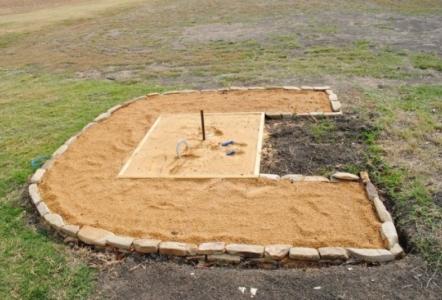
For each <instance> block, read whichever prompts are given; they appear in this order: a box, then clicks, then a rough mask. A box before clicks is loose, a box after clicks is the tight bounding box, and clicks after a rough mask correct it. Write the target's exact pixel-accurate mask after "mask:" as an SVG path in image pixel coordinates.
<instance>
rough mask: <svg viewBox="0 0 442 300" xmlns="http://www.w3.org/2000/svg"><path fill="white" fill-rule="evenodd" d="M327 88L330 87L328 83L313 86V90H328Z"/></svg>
mask: <svg viewBox="0 0 442 300" xmlns="http://www.w3.org/2000/svg"><path fill="white" fill-rule="evenodd" d="M329 89H330V87H329V86H328V85H324V86H314V87H313V90H315V91H325V90H329Z"/></svg>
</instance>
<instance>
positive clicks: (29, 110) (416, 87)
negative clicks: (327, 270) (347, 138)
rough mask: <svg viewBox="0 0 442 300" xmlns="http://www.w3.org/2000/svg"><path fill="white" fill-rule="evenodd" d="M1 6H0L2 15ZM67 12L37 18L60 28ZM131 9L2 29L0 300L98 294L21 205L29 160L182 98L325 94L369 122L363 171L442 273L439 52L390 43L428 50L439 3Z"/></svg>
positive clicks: (413, 245) (86, 271) (82, 268)
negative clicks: (149, 97)
mask: <svg viewBox="0 0 442 300" xmlns="http://www.w3.org/2000/svg"><path fill="white" fill-rule="evenodd" d="M25 2H26V1H25ZM43 2H44V1H43ZM66 2H69V1H66ZM112 2H115V3H117V2H118V1H112ZM11 3H12V4H11ZM11 5H14V1H12V2H11V1H1V0H0V12H7V11H8V10H7V9H8V8H9V7H11ZM65 5H69V4H65ZM65 5H61V6H56V7H55V8H54V9H53V10H51V8H49V7H45V12H44V13H45V14H47V15H48V16H58V15H60V14H62V13H63V12H67V11H69V6H65ZM133 5H134V7H131V6H128V5H125V6H124V7H121V6H118V7H117V8H115V7H112V6H108V5H106V7H105V9H103V10H101V9H100V10H99V11H100V13H97V11H98V8H97V6H96V5H92V6H91V9H90V11H88V5H87V4H84V3H83V4H82V6H81V10H82V12H83V13H78V14H75V13H72V15H71V17H70V18H68V19H66V18H64V19H63V18H61V19H60V18H55V17H54V19H53V20H52V21H51V22H48V18H46V19H44V20H40V19H41V18H39V13H38V11H33V12H32V9H31V12H27V13H30V14H32V17H33V18H34V19H33V20H34V21H35V22H36V23H35V26H30V24H29V22H23V21H22V19H20V18H19V17H17V15H16V14H13V13H9V14H5V16H6V17H5V18H4V20H8V22H2V21H0V57H2V59H1V60H0V149H1V151H0V167H1V172H0V253H1V255H0V277H1V278H2V280H1V281H0V298H2V299H10V298H17V299H45V298H54V299H70V298H76V299H78V298H87V296H88V295H91V294H92V293H93V292H94V289H95V285H94V283H93V278H94V276H95V274H96V272H95V271H94V270H93V269H91V268H90V267H88V266H87V260H85V259H79V258H78V257H77V256H76V254H75V253H73V252H71V250H70V249H69V248H66V247H65V246H64V244H63V243H62V241H61V240H60V238H59V237H57V236H56V235H55V234H54V233H53V232H52V231H51V230H47V228H46V227H44V226H42V225H41V222H39V221H38V219H37V213H36V212H35V209H34V208H33V207H32V206H30V205H29V200H28V198H27V192H26V188H27V180H28V178H29V176H30V175H31V174H32V173H33V171H34V169H33V168H32V167H31V166H30V162H31V160H32V159H33V158H35V157H38V156H40V155H47V154H51V153H53V152H54V151H55V150H56V149H57V148H58V147H59V146H60V145H61V144H63V143H64V141H66V140H67V139H68V138H69V137H70V136H72V135H73V134H75V133H76V132H77V131H78V130H80V129H81V128H82V127H83V126H84V125H86V124H87V123H89V122H90V121H91V120H93V119H94V118H95V117H96V116H97V115H98V114H100V113H101V112H104V111H105V110H107V109H108V108H110V107H112V106H113V105H115V104H117V103H121V102H124V101H125V100H128V99H130V98H132V97H137V96H140V95H143V94H146V93H150V92H162V91H165V90H172V89H178V88H211V87H215V88H216V87H218V88H219V87H223V86H230V85H274V84H281V85H282V84H290V85H301V84H303V83H307V84H309V83H318V84H330V85H332V86H333V89H334V90H335V89H336V90H338V92H339V93H340V94H339V96H340V98H341V101H342V103H343V105H344V110H345V111H350V112H355V113H357V114H359V115H360V118H361V121H364V120H366V119H368V118H369V116H370V118H373V115H374V116H376V120H377V122H376V123H377V124H376V125H377V130H376V132H375V133H369V135H370V136H367V143H369V145H370V152H369V153H367V170H369V172H370V173H371V174H372V178H373V181H374V182H375V183H376V185H377V186H378V187H379V188H380V190H381V192H382V194H383V195H384V197H385V199H386V200H387V201H386V203H387V206H388V207H389V209H390V210H391V211H392V212H393V216H394V218H395V222H396V224H397V225H398V228H399V231H400V234H401V236H402V237H403V240H402V241H401V242H402V243H406V244H407V246H408V251H411V252H413V253H417V255H419V256H421V257H422V258H424V259H425V260H426V261H427V263H428V264H429V265H430V266H431V267H432V268H440V269H441V270H442V200H441V198H442V188H441V183H440V178H441V176H442V169H441V165H442V158H441V157H442V154H441V148H442V147H441V146H442V133H441V130H442V122H441V121H442V118H441V111H442V101H441V99H442V84H441V83H440V82H441V78H442V58H441V57H442V53H441V52H440V48H439V50H437V45H436V47H433V46H431V43H430V42H428V43H427V42H425V43H420V42H416V41H415V40H413V39H411V38H410V39H409V40H407V39H405V40H404V39H403V38H401V34H400V33H401V32H402V33H404V32H406V30H407V29H406V28H405V27H403V26H405V25H401V24H403V23H401V22H402V21H401V20H404V19H410V20H411V21H412V22H415V23H410V24H418V25H419V26H417V25H416V27H415V28H421V27H420V26H423V27H422V28H421V29H420V34H421V35H422V38H426V34H428V32H427V31H431V30H433V29H434V28H426V27H425V26H424V25H425V24H427V23H425V22H423V21H422V20H424V19H425V20H426V22H429V23H431V22H433V23H431V24H433V25H434V26H436V25H437V24H438V23H437V22H438V20H440V17H441V13H442V9H441V8H440V1H436V0H432V1H431V0H426V1H419V3H417V2H416V1H400V2H398V1H389V0H376V1H353V2H352V3H351V5H350V4H349V2H346V1H338V0H335V1H319V0H316V1H308V2H305V3H304V2H303V3H299V4H296V5H295V4H294V3H293V1H277V3H275V2H274V1H265V0H261V1H251V0H249V1H241V2H240V3H239V2H236V1H232V0H227V1H223V2H222V3H221V2H220V3H218V2H217V1H208V2H204V3H201V1H195V0H193V1H176V0H175V1H172V0H165V1H158V0H154V1H149V2H148V3H145V2H142V3H140V1H134V3H133ZM74 7H75V6H74ZM373 15H376V16H378V18H377V19H376V18H374V17H373ZM351 16H352V17H351ZM350 17H351V18H352V20H345V22H344V21H342V23H341V22H340V19H344V18H350ZM2 18H3V16H2ZM363 18H366V20H368V21H367V22H365V23H364V22H363V20H364V19H363ZM49 19H51V18H49ZM349 21H352V22H354V25H353V26H354V27H351V26H347V25H346V24H347V23H346V22H349ZM411 21H410V22H411ZM429 23H428V24H429ZM435 24H436V25H435ZM40 25H41V26H40ZM426 26H430V25H426ZM359 27H361V28H362V29H363V30H364V31H363V33H364V34H362V33H361V32H358V31H357V29H358V28H359ZM427 29H428V30H427ZM352 30H355V31H352ZM404 34H405V33H404ZM413 34H416V37H420V35H418V33H413ZM385 35H389V38H387V39H384V38H383V36H385ZM428 40H429V41H431V40H434V41H435V39H434V37H433V38H432V37H431V36H428ZM435 49H436V50H435ZM438 51H439V52H438ZM318 175H319V174H318ZM437 199H439V200H437Z"/></svg>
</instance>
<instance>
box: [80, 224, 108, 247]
mask: <svg viewBox="0 0 442 300" xmlns="http://www.w3.org/2000/svg"><path fill="white" fill-rule="evenodd" d="M114 235H115V234H113V233H112V232H110V231H107V230H104V229H101V228H95V227H90V226H84V227H83V228H81V229H80V231H78V234H77V236H78V238H79V239H80V240H81V241H83V242H84V243H86V244H90V245H95V246H101V247H104V246H106V244H107V240H108V238H109V237H111V236H114Z"/></svg>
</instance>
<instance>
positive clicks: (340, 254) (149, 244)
mask: <svg viewBox="0 0 442 300" xmlns="http://www.w3.org/2000/svg"><path fill="white" fill-rule="evenodd" d="M245 89H246V88H235V87H231V88H230V89H229V90H233V91H235V90H245ZM247 89H249V90H253V89H264V88H261V87H254V88H253V87H252V88H247ZM267 89H287V90H296V89H298V88H296V87H267ZM302 89H305V90H315V89H316V90H325V91H326V92H327V94H329V95H334V94H333V93H332V92H331V90H329V88H328V87H302ZM222 90H227V89H222ZM217 91H219V90H210V92H217ZM191 92H198V93H199V92H209V90H208V91H204V90H203V91H193V90H186V91H180V92H167V93H164V95H167V94H176V93H191ZM159 95H160V94H158V93H153V94H149V95H147V96H142V97H138V98H135V99H132V100H129V101H126V102H124V103H122V104H118V105H115V106H114V107H112V108H110V109H109V110H108V111H107V112H105V113H103V114H100V115H99V116H98V117H97V118H95V119H94V121H93V122H91V123H89V124H88V125H86V126H85V127H84V128H83V129H82V130H81V131H80V132H79V133H77V134H76V135H75V136H73V137H71V138H70V139H68V140H67V141H66V143H65V144H64V145H62V146H61V147H60V148H58V149H57V150H56V151H55V152H54V154H53V156H52V157H53V158H52V159H51V160H48V161H47V162H46V163H45V164H44V165H43V166H42V167H41V168H40V169H37V170H36V172H35V173H34V174H33V175H32V177H31V179H30V181H31V184H30V185H29V196H30V198H31V200H32V202H33V203H34V205H35V206H36V208H37V211H38V212H39V214H40V216H41V217H42V218H43V219H44V220H45V221H46V222H47V223H48V224H49V225H50V226H51V227H52V228H53V229H54V230H56V231H58V232H59V233H60V234H61V235H63V236H64V237H66V240H69V241H81V242H83V243H85V244H88V245H92V246H94V247H95V249H97V250H102V249H105V248H107V247H111V248H113V249H118V250H119V251H120V252H137V253H142V254H153V253H156V254H161V255H166V256H177V257H184V258H185V259H186V260H196V261H209V262H215V263H216V264H220V265H224V264H239V263H247V264H251V265H258V266H269V265H270V266H276V267H278V266H279V267H288V266H295V265H296V264H297V263H300V262H308V263H317V264H321V263H332V264H339V263H343V262H346V261H348V260H349V259H350V260H357V261H366V262H371V263H382V262H387V261H392V260H394V259H395V258H400V257H402V256H403V254H404V252H403V250H402V248H401V247H400V245H399V243H398V235H397V232H396V229H395V227H394V224H393V222H392V219H391V216H390V214H389V213H388V211H387V210H386V208H385V206H384V205H383V203H382V202H381V201H380V199H379V197H378V194H377V191H376V188H375V187H374V185H373V184H372V183H371V181H370V180H369V178H368V174H367V173H365V172H361V174H360V175H361V178H359V177H358V176H357V175H354V174H350V173H342V172H339V173H335V174H333V175H331V177H330V180H329V179H328V178H325V177H322V176H303V175H299V174H290V175H285V176H282V177H280V176H279V175H275V174H260V177H263V178H268V179H271V180H276V181H279V180H291V181H320V182H326V183H327V182H328V183H330V182H332V183H334V182H341V181H347V180H354V181H359V180H361V181H362V182H363V183H364V185H365V188H366V190H367V195H368V197H369V199H370V200H371V201H373V203H374V207H375V209H376V212H377V215H378V217H379V219H380V220H381V221H382V222H383V224H382V227H381V232H380V234H381V236H382V239H383V241H384V245H385V247H386V249H355V248H347V249H345V248H342V247H323V248H319V249H314V248H305V247H294V246H293V245H266V246H262V245H245V244H228V245H225V243H224V242H216V241H215V242H206V243H202V244H200V245H193V244H187V243H179V242H168V241H160V240H153V239H136V238H133V237H121V236H116V235H115V234H114V233H112V232H110V231H107V230H104V229H101V228H94V227H90V226H83V227H80V226H79V225H74V224H65V223H64V221H63V218H62V217H61V216H60V215H58V214H54V213H52V212H51V211H50V209H49V208H48V206H47V205H46V204H45V202H44V201H43V199H42V198H41V196H40V194H39V191H38V185H39V183H40V182H41V180H42V178H43V176H44V174H45V173H46V171H47V170H49V169H50V168H52V166H53V165H54V163H55V162H56V159H57V158H58V157H60V156H61V155H62V154H63V153H64V152H65V151H67V150H68V148H69V146H70V145H71V144H72V143H74V142H75V140H76V139H77V138H78V136H80V135H81V134H83V133H84V132H85V131H86V130H87V129H89V128H91V127H92V126H94V125H96V124H97V123H99V122H103V121H104V120H106V119H108V118H109V117H110V116H111V115H112V114H113V113H115V112H116V111H118V110H119V109H121V108H123V107H125V106H127V105H130V104H131V103H133V102H135V101H138V100H141V99H146V98H147V97H155V96H159ZM331 101H335V100H331ZM341 114H342V112H341ZM387 249H388V250H387Z"/></svg>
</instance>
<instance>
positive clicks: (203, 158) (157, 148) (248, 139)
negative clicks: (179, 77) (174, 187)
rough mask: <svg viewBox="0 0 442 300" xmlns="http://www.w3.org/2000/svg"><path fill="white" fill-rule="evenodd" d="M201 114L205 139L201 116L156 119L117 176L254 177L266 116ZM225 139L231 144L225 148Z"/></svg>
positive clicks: (185, 115) (255, 114)
mask: <svg viewBox="0 0 442 300" xmlns="http://www.w3.org/2000/svg"><path fill="white" fill-rule="evenodd" d="M203 118H204V123H205V125H204V127H205V130H204V131H205V140H203V136H202V124H201V115H200V114H179V115H162V116H160V117H158V119H157V120H156V121H155V123H154V125H153V126H152V127H151V128H150V130H149V132H148V133H147V134H146V136H145V137H144V138H143V140H142V141H141V143H140V145H139V146H138V147H137V149H136V150H135V151H134V153H133V154H132V156H131V157H130V159H129V160H128V161H127V163H126V164H125V166H124V167H123V169H122V170H121V172H120V173H119V174H118V177H120V178H208V177H211V178H241V177H242V178H248V177H255V178H256V177H258V176H259V165H260V155H259V153H260V152H261V145H262V137H263V135H262V133H263V131H264V114H263V113H227V114H226V113H222V114H204V117H203ZM227 142H232V144H229V145H224V146H223V143H227ZM177 147H178V149H177ZM258 148H259V150H258ZM177 150H178V151H177ZM232 151H235V153H234V154H231V155H227V153H229V152H232ZM178 155H180V157H179V156H178Z"/></svg>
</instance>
